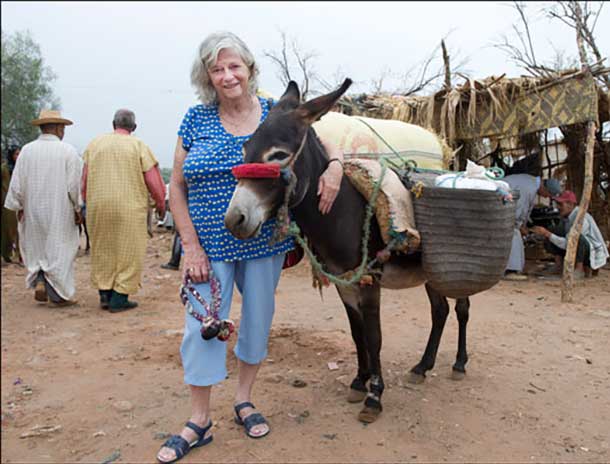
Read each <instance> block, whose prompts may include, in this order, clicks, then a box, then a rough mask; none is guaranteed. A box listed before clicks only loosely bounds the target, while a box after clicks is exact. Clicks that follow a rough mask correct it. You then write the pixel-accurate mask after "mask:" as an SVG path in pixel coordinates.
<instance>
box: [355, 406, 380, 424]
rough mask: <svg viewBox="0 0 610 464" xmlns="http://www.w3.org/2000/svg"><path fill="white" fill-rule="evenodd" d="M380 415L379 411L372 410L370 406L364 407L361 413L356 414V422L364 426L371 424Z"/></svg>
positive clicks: (376, 409) (377, 409)
mask: <svg viewBox="0 0 610 464" xmlns="http://www.w3.org/2000/svg"><path fill="white" fill-rule="evenodd" d="M380 414H381V409H379V408H372V407H370V406H365V407H364V408H362V411H360V413H359V414H358V420H359V421H360V422H364V423H365V424H372V423H373V422H375V421H376V420H377V418H378V417H379V415H380Z"/></svg>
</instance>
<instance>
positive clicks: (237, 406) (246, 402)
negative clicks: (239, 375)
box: [234, 401, 256, 417]
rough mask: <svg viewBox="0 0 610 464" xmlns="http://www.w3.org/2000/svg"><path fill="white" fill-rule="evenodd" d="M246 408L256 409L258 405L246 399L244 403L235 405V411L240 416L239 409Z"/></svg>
mask: <svg viewBox="0 0 610 464" xmlns="http://www.w3.org/2000/svg"><path fill="white" fill-rule="evenodd" d="M244 408H252V409H256V407H255V406H254V405H253V404H252V403H250V402H249V401H244V402H243V403H239V404H236V405H235V406H234V409H235V413H236V414H237V416H238V417H239V411H241V410H242V409H244Z"/></svg>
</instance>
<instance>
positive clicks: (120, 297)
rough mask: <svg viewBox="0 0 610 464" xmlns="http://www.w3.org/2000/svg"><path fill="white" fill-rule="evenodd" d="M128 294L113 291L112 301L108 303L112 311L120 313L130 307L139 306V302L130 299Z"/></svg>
mask: <svg viewBox="0 0 610 464" xmlns="http://www.w3.org/2000/svg"><path fill="white" fill-rule="evenodd" d="M127 296H128V295H126V294H124V293H119V292H115V291H114V290H113V291H112V296H111V297H110V302H109V304H108V307H109V310H110V312H111V313H120V312H123V311H127V310H129V309H133V308H137V307H138V303H137V302H135V301H129V300H128V299H127Z"/></svg>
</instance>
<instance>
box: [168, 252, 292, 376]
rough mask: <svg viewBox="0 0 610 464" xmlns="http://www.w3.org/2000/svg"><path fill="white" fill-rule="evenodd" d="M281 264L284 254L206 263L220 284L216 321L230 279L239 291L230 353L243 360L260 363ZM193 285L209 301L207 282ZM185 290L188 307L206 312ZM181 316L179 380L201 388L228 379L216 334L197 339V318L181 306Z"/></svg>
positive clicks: (223, 314) (224, 313) (223, 313)
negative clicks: (237, 318) (236, 324)
mask: <svg viewBox="0 0 610 464" xmlns="http://www.w3.org/2000/svg"><path fill="white" fill-rule="evenodd" d="M283 264H284V254H283V253H282V254H279V255H275V256H270V257H267V258H258V259H246V260H243V261H235V262H224V261H212V262H210V265H211V266H212V270H213V271H214V275H215V276H216V278H217V279H218V281H219V282H220V287H221V293H222V296H221V298H222V301H221V307H220V314H219V317H220V319H227V318H228V317H229V312H230V310H231V298H232V297H233V283H235V284H237V289H238V290H239V292H240V293H241V295H242V306H241V321H240V324H239V330H238V338H237V343H236V345H235V349H234V350H233V351H234V352H235V356H237V358H238V359H240V360H242V361H243V362H245V363H248V364H259V363H260V362H262V361H263V360H264V359H265V357H266V356H267V341H268V340H269V331H270V329H271V321H272V319H273V313H274V311H275V289H276V287H277V284H278V282H279V280H280V274H281V272H282V265H283ZM195 288H196V289H197V291H198V292H199V293H200V294H201V296H202V297H203V299H204V300H205V301H206V302H207V303H208V304H211V302H212V296H211V292H210V284H209V282H203V283H199V284H195ZM187 294H188V299H189V301H190V303H191V304H192V305H193V307H194V308H195V309H196V310H197V311H198V312H199V313H201V314H205V310H204V309H203V308H202V306H201V304H200V303H199V302H198V301H197V300H196V299H195V298H194V297H193V296H192V295H191V294H190V293H188V292H187ZM185 319H186V321H185V326H184V337H183V339H182V345H181V346H180V354H181V356H182V365H183V367H184V382H185V383H186V384H188V385H196V386H201V387H205V386H209V385H214V384H217V383H219V382H221V381H222V380H224V379H225V378H226V377H227V367H226V359H227V342H221V341H220V340H218V339H217V338H213V339H211V340H204V339H203V338H201V332H200V330H201V322H199V321H198V320H197V319H195V317H193V316H192V315H190V314H189V313H188V312H186V310H185ZM232 336H234V335H232Z"/></svg>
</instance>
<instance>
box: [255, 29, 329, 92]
mask: <svg viewBox="0 0 610 464" xmlns="http://www.w3.org/2000/svg"><path fill="white" fill-rule="evenodd" d="M279 32H280V35H281V37H282V46H281V48H280V50H279V51H275V50H265V51H264V52H263V56H265V57H267V58H269V59H270V60H271V62H272V63H273V64H274V65H275V67H276V75H277V77H278V78H279V80H280V81H281V82H282V84H284V85H288V82H290V81H291V80H294V81H297V80H300V86H299V88H300V90H301V99H303V100H306V99H307V97H308V95H310V94H311V93H312V87H311V86H312V83H313V82H314V80H315V79H316V72H315V70H314V66H313V62H314V58H316V57H317V56H318V54H317V52H315V51H307V50H304V49H303V48H302V47H301V46H300V45H299V43H298V42H297V40H296V39H294V38H293V39H289V38H288V36H287V34H286V32H284V31H282V30H280V31H279ZM297 76H298V77H297Z"/></svg>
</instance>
